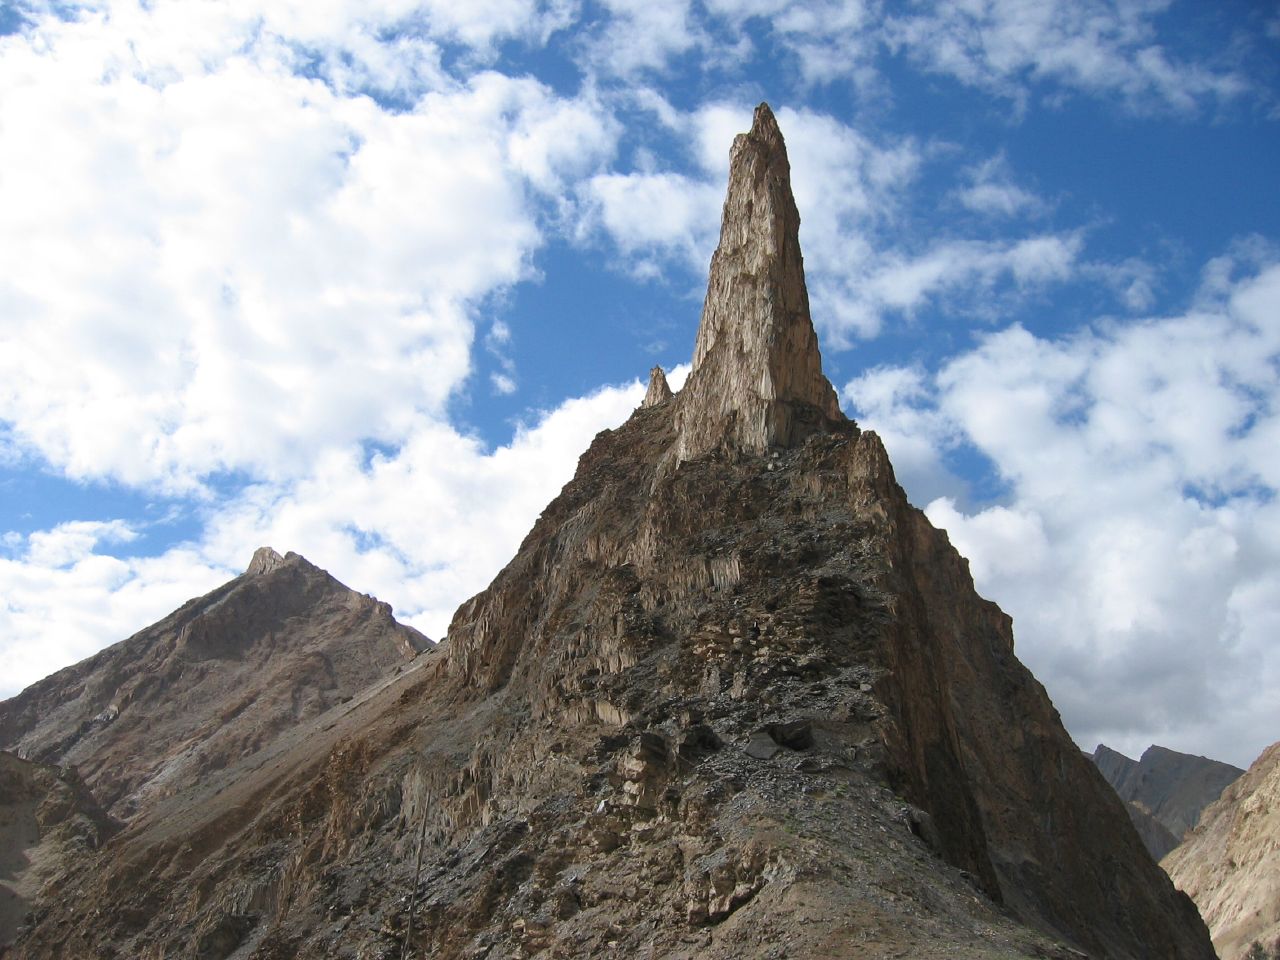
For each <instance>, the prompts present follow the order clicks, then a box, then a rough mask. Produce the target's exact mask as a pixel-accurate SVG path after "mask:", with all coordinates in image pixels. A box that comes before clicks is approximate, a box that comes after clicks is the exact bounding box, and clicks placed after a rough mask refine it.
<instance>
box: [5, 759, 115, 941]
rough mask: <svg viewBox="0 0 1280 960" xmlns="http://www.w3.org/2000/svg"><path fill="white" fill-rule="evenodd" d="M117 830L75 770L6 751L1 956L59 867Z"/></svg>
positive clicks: (87, 853) (81, 856) (83, 855)
mask: <svg viewBox="0 0 1280 960" xmlns="http://www.w3.org/2000/svg"><path fill="white" fill-rule="evenodd" d="M114 829H115V824H113V823H112V822H111V821H110V819H109V818H108V817H107V815H106V814H105V813H104V812H103V811H102V808H101V807H99V806H98V804H97V802H96V801H95V800H94V799H93V796H92V795H91V794H90V793H89V791H88V789H86V788H85V786H84V784H83V783H81V782H80V780H79V779H78V778H77V777H76V775H75V773H74V772H73V771H70V770H60V769H58V768H57V767H50V766H47V765H45V764H40V763H32V762H31V761H29V760H23V759H21V758H19V757H16V756H14V755H13V754H12V753H7V752H3V751H0V954H3V953H4V947H5V945H6V944H8V943H9V942H10V941H11V940H12V939H13V937H14V935H15V934H16V933H17V930H18V927H19V925H20V924H21V922H22V920H23V918H24V916H25V915H26V913H27V911H28V909H29V906H30V903H31V901H33V900H34V899H35V898H36V896H37V894H38V893H39V891H40V888H41V887H42V886H43V885H44V884H45V883H46V882H47V881H48V880H50V879H52V878H53V877H54V876H56V874H57V870H58V866H59V865H60V864H62V863H66V862H78V861H81V860H84V859H86V858H87V857H88V856H90V855H91V852H92V851H94V850H96V849H97V848H98V847H99V846H100V845H101V844H102V843H103V842H104V841H105V840H106V839H107V838H108V837H109V836H110V835H111V833H112V832H113V831H114Z"/></svg>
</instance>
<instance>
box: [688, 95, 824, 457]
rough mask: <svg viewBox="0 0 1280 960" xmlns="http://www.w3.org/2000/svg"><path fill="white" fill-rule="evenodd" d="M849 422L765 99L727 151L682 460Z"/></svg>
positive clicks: (759, 447) (782, 148)
mask: <svg viewBox="0 0 1280 960" xmlns="http://www.w3.org/2000/svg"><path fill="white" fill-rule="evenodd" d="M843 419H844V415H843V414H842V413H841V412H840V405H839V403H838V401H837V400H836V393H835V390H834V389H832V387H831V384H830V383H829V382H828V380H827V378H826V377H825V376H823V373H822V356H821V354H820V353H819V351H818V337H817V334H815V333H814V330H813V320H812V319H811V317H810V315H809V294H808V291H807V290H806V288H805V282H804V259H803V257H802V256H801V254H800V214H799V212H798V211H797V210H796V203H795V198H794V197H793V196H792V193H791V164H790V163H789V162H788V160H787V148H786V144H785V143H784V142H783V140H782V133H781V131H779V129H778V122H777V120H775V119H774V116H773V111H772V110H770V109H769V105H768V104H767V103H762V104H760V106H758V107H756V112H755V118H754V120H753V122H752V124H751V130H750V132H748V133H744V134H739V135H738V136H737V137H736V138H734V141H733V149H732V150H731V151H730V154H729V190H728V194H727V196H726V197H725V201H724V212H723V215H722V219H721V225H720V245H719V246H718V247H717V248H716V252H715V255H714V256H713V257H712V258H711V276H710V279H709V281H708V284H707V298H706V300H705V302H704V303H703V307H702V320H701V323H700V324H699V326H698V338H697V343H696V345H695V347H694V353H693V371H692V372H691V373H690V374H689V380H688V382H687V383H686V384H685V387H684V389H683V390H681V391H680V407H679V410H678V412H677V421H676V422H677V427H678V430H679V433H680V444H679V456H680V459H682V460H687V459H691V458H693V457H696V456H699V455H700V454H702V453H705V452H707V451H709V450H711V449H713V448H715V447H717V446H720V445H721V444H724V443H728V444H729V445H730V446H733V447H737V448H740V449H745V450H751V451H756V452H759V451H763V450H765V449H767V448H769V447H771V446H783V447H787V446H792V445H794V444H795V443H798V442H799V441H801V440H803V439H804V437H805V436H807V435H808V434H810V433H813V432H815V431H819V430H822V429H823V425H824V423H825V421H826V420H843Z"/></svg>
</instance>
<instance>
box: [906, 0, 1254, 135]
mask: <svg viewBox="0 0 1280 960" xmlns="http://www.w3.org/2000/svg"><path fill="white" fill-rule="evenodd" d="M1167 6H1168V3H1167V2H1162V0H1155V2H1145V0H1136V2H1122V3H1109V2H1102V0H1087V2H1081V0H1035V2H1028V0H978V2H973V3H963V4H955V3H945V2H936V3H932V4H928V5H925V6H924V8H923V9H922V10H921V12H918V13H916V12H912V13H907V14H899V15H896V16H890V17H889V18H888V20H887V22H886V25H885V34H886V41H887V43H888V44H889V46H890V47H891V48H893V49H896V50H903V51H905V52H906V53H907V54H909V55H910V56H911V57H912V58H913V59H915V60H916V61H917V62H919V63H920V64H922V65H923V66H924V67H925V68H926V69H929V70H932V71H936V72H938V73H945V74H949V75H951V76H953V77H955V78H956V79H957V80H959V81H960V82H962V83H965V84H968V85H970V86H974V87H979V88H981V89H984V90H987V91H989V92H993V93H996V94H1000V95H1003V96H1007V97H1010V98H1012V99H1014V100H1015V101H1019V102H1025V99H1026V97H1027V96H1028V94H1029V93H1030V91H1031V89H1032V88H1033V86H1034V85H1035V84H1044V83H1051V84H1053V85H1054V86H1057V87H1061V88H1065V89H1068V90H1075V91H1080V92H1083V93H1088V94H1092V95H1097V96H1116V97H1119V98H1120V99H1121V100H1122V101H1123V102H1124V103H1125V104H1127V105H1128V106H1129V107H1131V108H1135V109H1153V108H1155V109H1168V110H1175V111H1180V112H1191V111H1195V110H1197V109H1200V108H1201V107H1203V106H1205V105H1214V104H1218V103H1223V102H1228V101H1231V100H1233V99H1235V98H1237V97H1239V96H1241V95H1243V94H1244V93H1245V92H1246V91H1247V90H1248V89H1249V87H1250V84H1249V83H1248V81H1247V80H1246V79H1245V78H1244V77H1243V76H1241V75H1240V74H1239V73H1236V72H1234V71H1226V70H1216V69H1213V68H1210V67H1208V66H1205V65H1203V64H1200V63H1195V62H1175V61H1173V60H1171V59H1170V58H1169V55H1168V54H1167V53H1166V51H1165V49H1164V48H1163V47H1162V46H1161V44H1160V43H1159V40H1158V37H1157V31H1156V27H1155V23H1154V21H1155V18H1156V17H1157V16H1158V15H1159V14H1160V13H1162V12H1163V10H1164V8H1165V7H1167Z"/></svg>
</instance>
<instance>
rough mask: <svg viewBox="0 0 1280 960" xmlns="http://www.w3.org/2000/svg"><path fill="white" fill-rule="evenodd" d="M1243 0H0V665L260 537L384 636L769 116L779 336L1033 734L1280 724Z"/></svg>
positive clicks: (682, 285)
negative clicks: (946, 540)
mask: <svg viewBox="0 0 1280 960" xmlns="http://www.w3.org/2000/svg"><path fill="white" fill-rule="evenodd" d="M1278 54H1280V15H1278V14H1277V12H1276V9H1275V8H1274V7H1273V6H1272V5H1270V4H1261V3H1256V2H1253V0H1223V2H1220V3H1213V4H1205V3H1199V2H1193V0H960V2H948V3H943V2H938V3H933V2H928V0H918V2H901V3H881V2H878V0H811V2H786V0H470V2H467V3H459V2H456V0H358V2H357V0H306V2H302V0H201V2H198V3H197V2H191V0H133V2H130V0H119V2H116V0H98V2H93V0H90V2H82V3H77V2H65V0H59V2H55V3H43V2H35V0H30V2H29V0H0V696H6V695H11V694H12V693H14V692H16V691H17V690H19V689H20V688H22V687H23V686H25V685H27V684H28V683H31V682H33V681H35V680H36V679H38V678H40V677H41V676H43V675H45V674H47V673H49V672H51V671H52V670H54V669H56V668H58V667H61V666H64V665H66V664H69V663H72V662H74V661H76V660H78V659H81V658H83V657H85V656H87V655H89V654H91V653H93V652H94V651H95V650H97V649H98V648H100V647H102V646H104V645H106V644H108V643H111V642H114V641H116V640H119V639H122V638H124V637H126V636H128V635H129V634H131V633H132V632H134V631H135V630H137V629H139V628H141V627H142V626H144V625H146V624H147V623H149V622H151V621H153V620H155V619H157V618H159V617H160V616H162V615H163V614H165V613H167V612H168V611H170V610H172V609H173V608H175V607H176V606H178V605H179V604H180V603H182V602H183V601H184V600H186V599H188V598H190V597H192V596H194V595H197V594H200V593H202V592H204V591H206V590H207V589H209V588H211V587H212V586H214V585H216V584H218V583H220V582H222V581H224V580H226V579H227V578H228V577H230V576H232V575H234V574H235V573H237V572H239V571H240V570H241V569H242V568H243V567H244V566H245V564H247V562H248V560H249V557H250V555H251V554H252V552H253V550H254V548H255V547H257V546H259V545H261V544H271V545H273V546H275V547H276V548H277V549H279V550H281V551H285V550H295V551H298V552H300V553H302V554H304V555H305V556H307V557H308V558H309V559H311V560H312V561H314V562H315V563H317V564H319V565H320V566H323V567H325V568H327V569H329V570H330V571H332V572H333V573H334V574H335V575H336V576H338V577H339V578H340V579H342V580H344V581H345V582H346V583H348V584H350V585H351V586H353V587H355V588H356V589H359V590H362V591H366V592H370V593H373V594H375V595H376V596H378V597H380V598H382V599H385V600H387V601H389V602H390V603H391V604H392V605H393V606H394V607H395V610H396V613H397V615H398V616H400V617H401V618H402V619H405V620H407V621H408V622H410V623H413V624H415V625H416V626H418V627H419V628H421V629H422V630H424V631H425V632H427V633H428V634H429V635H431V636H435V637H439V636H441V635H442V634H443V632H444V630H445V628H446V626H447V623H448V620H449V617H450V614H451V613H452V611H453V609H454V607H455V606H456V605H457V604H458V603H459V602H460V601H461V600H463V599H465V598H466V597H467V596H468V595H470V594H471V593H473V592H475V591H476V590H479V589H481V588H482V587H483V586H484V585H485V584H486V583H487V582H488V581H489V579H490V578H491V577H492V576H493V574H494V573H495V572H496V571H497V570H498V569H499V568H500V567H501V566H502V564H503V563H504V562H505V561H506V560H507V559H508V558H509V557H510V556H511V554H512V553H513V552H514V550H515V548H516V546H517V545H518V543H519V541H520V539H521V537H522V536H523V534H524V533H525V532H526V530H527V529H528V527H529V526H530V524H531V523H532V521H533V519H534V518H535V517H536V516H537V514H538V512H539V511H540V510H541V508H542V507H543V506H544V504H545V503H546V502H547V501H548V500H549V499H550V498H551V497H552V496H554V494H555V493H556V492H557V491H558V490H559V488H560V486H561V485H562V484H563V483H564V482H565V481H566V480H567V479H568V478H569V476H571V474H572V471H573V468H574V464H575V461H576V458H577V456H578V454H579V453H580V452H581V450H582V449H584V448H585V446H586V444H587V443H588V441H589V440H590V438H591V437H592V436H593V435H594V434H595V432H597V431H598V430H600V429H602V428H604V427H606V426H613V425H616V424H618V423H620V422H621V421H622V420H624V419H625V418H626V416H627V415H628V414H629V412H630V411H631V409H632V408H633V407H634V406H635V405H636V403H637V402H638V401H639V398H640V396H641V393H642V391H641V387H640V384H639V378H641V377H644V376H645V375H646V374H647V371H648V368H649V367H650V366H651V365H652V364H653V363H655V362H657V363H661V364H663V365H664V366H667V367H668V368H671V367H674V366H677V365H679V364H682V363H684V362H686V361H687V360H688V358H689V355H690V353H691V350H692V344H693V337H694V332H695V328H696V323H697V317H698V312H699V308H700V304H701V296H702V284H703V283H704V281H705V271H706V267H707V263H708V260H709V257H710V254H711V251H712V249H713V247H714V243H715V238H716V233H717V230H718V223H719V207H720V202H721V200H722V196H723V190H724V184H725V179H726V173H727V156H728V149H729V144H730V142H731V140H732V137H733V134H734V133H735V132H738V131H741V130H744V129H745V128H746V127H747V125H748V124H749V122H750V114H751V109H752V107H753V106H754V105H755V104H756V103H757V102H758V101H760V100H762V99H767V100H769V101H770V102H771V103H772V105H773V106H774V108H775V111H776V112H777V114H778V117H779V122H780V124H781V126H782V129H783V132H784V134H785V136H786V138H787V141H788V145H789V148H790V152H791V159H792V165H793V171H794V177H795V184H794V185H795V192H796V195H797V202H798V205H799V207H800V212H801V216H802V218H803V220H804V224H803V227H802V236H801V240H802V243H803V245H804V249H805V257H806V265H807V267H808V271H809V283H810V292H811V298H812V301H813V306H814V316H815V322H816V323H817V325H818V328H819V335H820V337H821V341H822V347H823V351H824V358H825V362H826V367H827V372H828V375H829V376H830V377H831V379H832V381H833V382H834V383H835V385H836V388H837V390H838V391H839V392H840V394H841V398H842V401H843V403H844V406H845V409H846V411H847V412H848V413H849V414H850V415H851V416H853V417H855V418H857V419H858V420H859V421H860V422H861V423H862V424H863V425H864V426H868V427H872V428H874V429H876V430H878V431H880V432H881V434H882V436H883V437H884V438H885V441H886V444H887V446H888V448H889V452H890V456H891V457H892V458H893V460H894V462H895V464H896V466H897V469H898V472H899V477H900V479H901V480H902V482H903V484H904V486H906V488H907V490H908V492H909V493H910V494H911V496H912V498H913V500H914V501H915V502H916V503H917V504H919V505H920V506H921V507H922V508H924V509H925V510H926V511H927V513H928V515H929V516H930V518H931V519H932V520H933V522H934V523H936V524H938V525H939V526H943V527H945V528H946V529H947V530H948V531H949V532H950V535H951V538H952V540H953V542H955V543H956V545H957V546H958V547H959V548H960V550H961V551H962V552H963V553H964V554H965V555H966V556H968V557H969V558H970V560H971V562H972V569H973V572H974V575H975V577H976V579H977V583H978V587H979V589H980V590H981V591H982V592H983V593H984V594H985V595H986V596H988V597H991V598H993V599H995V600H997V601H998V602H999V603H1000V604H1001V605H1002V606H1003V607H1004V608H1005V609H1006V610H1007V611H1009V612H1010V613H1011V614H1012V615H1013V617H1014V622H1015V630H1016V633H1017V643H1018V650H1019V652H1020V654H1021V656H1022V658H1023V660H1024V661H1025V662H1026V663H1027V664H1028V665H1029V666H1030V667H1031V668H1032V669H1033V670H1034V671H1035V672H1036V674H1037V676H1039V677H1040V679H1041V680H1042V681H1043V682H1044V683H1045V685H1046V686H1047V688H1048V690H1049V692H1050V694H1051V696H1052V697H1053V699H1054V701H1055V703H1056V704H1057V705H1058V707H1059V709H1060V710H1061V712H1062V714H1063V717H1064V720H1065V721H1066V723H1067V725H1068V727H1069V729H1070V730H1071V731H1072V733H1073V735H1074V736H1075V737H1076V738H1077V740H1078V741H1079V742H1080V743H1081V745H1082V746H1085V747H1087V748H1092V747H1093V745H1094V744H1095V743H1097V742H1098V741H1105V742H1107V743H1108V744H1110V745H1112V746H1114V747H1116V748H1118V749H1122V750H1125V751H1127V752H1130V753H1131V755H1135V756H1136V755H1137V753H1138V752H1140V751H1141V750H1142V749H1143V748H1144V747H1145V746H1146V745H1147V744H1149V743H1151V742H1159V743H1162V744H1165V745H1167V746H1170V747H1173V748H1175V749H1179V750H1186V751H1189V752H1196V753H1205V754H1208V755H1210V756H1214V757H1218V758H1221V759H1226V760H1230V761H1233V762H1235V763H1238V764H1242V765H1243V764H1246V763H1248V762H1249V761H1251V760H1252V759H1253V757H1254V756H1255V755H1256V754H1257V753H1258V751H1259V750H1260V749H1261V748H1262V747H1263V746H1264V745H1265V744H1268V743H1270V742H1272V741H1274V740H1276V739H1280V502H1278V501H1277V489H1278V488H1280V189H1278V187H1277V173H1278V172H1280V99H1278V97H1277V92H1278V91H1280V76H1278V74H1280V68H1278V67H1277V64H1280V55H1278Z"/></svg>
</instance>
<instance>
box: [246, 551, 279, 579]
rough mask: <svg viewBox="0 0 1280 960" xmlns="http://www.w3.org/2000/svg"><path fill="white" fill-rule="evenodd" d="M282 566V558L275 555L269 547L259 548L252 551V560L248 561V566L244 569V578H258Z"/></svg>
mask: <svg viewBox="0 0 1280 960" xmlns="http://www.w3.org/2000/svg"><path fill="white" fill-rule="evenodd" d="M282 566H284V557H282V556H280V554H278V553H276V552H275V550H273V549H272V548H271V547H259V548H258V549H257V550H255V551H253V558H252V559H251V560H250V561H249V566H248V567H246V568H245V571H244V575H245V576H246V577H258V576H261V575H262V574H264V573H270V572H271V571H272V570H275V569H277V568H279V567H282Z"/></svg>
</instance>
